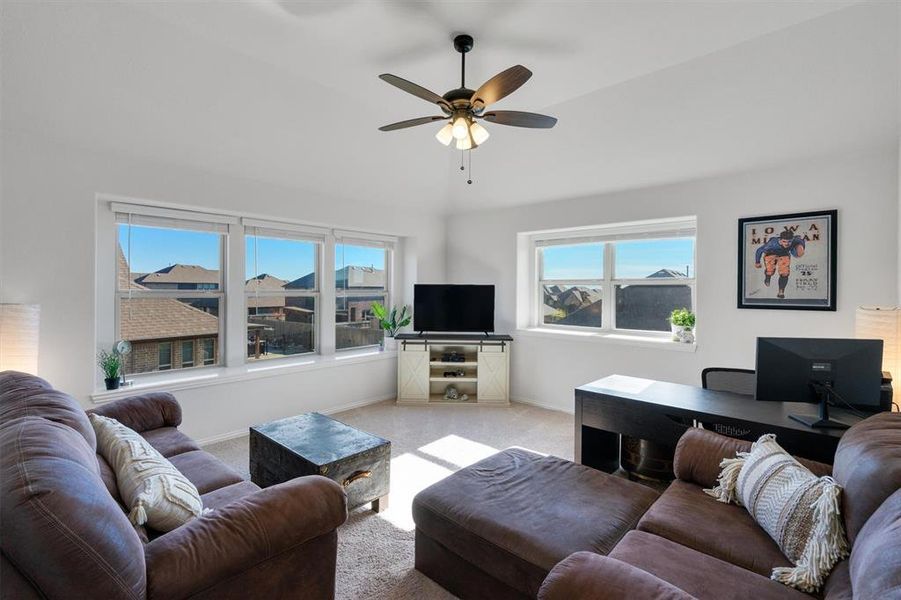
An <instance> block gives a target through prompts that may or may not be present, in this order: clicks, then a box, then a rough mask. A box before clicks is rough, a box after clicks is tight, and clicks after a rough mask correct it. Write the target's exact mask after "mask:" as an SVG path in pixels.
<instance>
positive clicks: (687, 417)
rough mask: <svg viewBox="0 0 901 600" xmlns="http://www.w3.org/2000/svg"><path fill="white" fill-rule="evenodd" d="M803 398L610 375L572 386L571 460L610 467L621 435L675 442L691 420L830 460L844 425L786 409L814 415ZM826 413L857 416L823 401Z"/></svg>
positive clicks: (852, 418) (848, 417)
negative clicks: (766, 437)
mask: <svg viewBox="0 0 901 600" xmlns="http://www.w3.org/2000/svg"><path fill="white" fill-rule="evenodd" d="M818 409H819V407H818V405H816V404H809V403H807V402H758V401H756V400H754V399H753V398H749V397H748V396H742V395H739V394H731V393H728V392H718V391H714V390H705V389H703V388H699V387H695V386H691V385H681V384H678V383H667V382H665V381H655V380H653V379H640V378H637V377H626V376H623V375H611V376H609V377H605V378H603V379H598V380H597V381H594V382H592V383H589V384H587V385H583V386H581V387H578V388H576V414H575V428H576V431H575V433H576V436H575V437H576V448H575V459H576V462H577V463H581V464H584V465H587V466H589V467H594V468H595V469H599V470H601V471H607V472H609V473H612V472H614V471H616V470H617V469H619V467H620V457H619V448H620V435H629V436H633V437H636V438H641V439H646V440H650V441H652V442H656V443H658V444H662V445H665V446H669V447H672V448H675V447H676V442H677V441H678V440H679V438H680V437H681V436H682V434H683V433H685V430H686V429H687V428H688V427H690V426H691V424H692V422H693V421H694V420H698V421H702V422H703V421H707V422H716V423H723V424H726V425H735V426H737V427H741V428H742V429H748V430H750V434H749V435H748V438H749V439H757V438H758V437H760V436H761V435H763V434H765V433H775V434H776V440H777V441H778V442H779V445H780V446H782V447H783V448H785V449H786V450H787V451H789V452H791V453H792V454H795V455H797V456H803V457H804V458H810V459H813V460H816V461H820V462H824V463H829V464H831V463H832V459H833V456H834V455H835V449H836V446H838V441H839V439H840V438H841V436H842V434H843V433H844V430H841V429H812V428H810V427H807V426H805V425H802V424H801V423H798V422H796V421H793V420H792V419H789V418H788V415H789V414H792V413H796V414H810V415H815V414H817V411H818ZM829 412H830V415H831V416H833V417H834V418H836V419H839V420H841V421H844V422H845V423H848V424H849V425H853V424H854V423H857V422H858V421H860V420H861V419H860V417H857V416H855V415H854V414H852V413H850V412H848V411H846V410H842V409H839V408H831V407H830V410H829Z"/></svg>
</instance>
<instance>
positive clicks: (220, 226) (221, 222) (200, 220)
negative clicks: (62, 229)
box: [110, 202, 231, 378]
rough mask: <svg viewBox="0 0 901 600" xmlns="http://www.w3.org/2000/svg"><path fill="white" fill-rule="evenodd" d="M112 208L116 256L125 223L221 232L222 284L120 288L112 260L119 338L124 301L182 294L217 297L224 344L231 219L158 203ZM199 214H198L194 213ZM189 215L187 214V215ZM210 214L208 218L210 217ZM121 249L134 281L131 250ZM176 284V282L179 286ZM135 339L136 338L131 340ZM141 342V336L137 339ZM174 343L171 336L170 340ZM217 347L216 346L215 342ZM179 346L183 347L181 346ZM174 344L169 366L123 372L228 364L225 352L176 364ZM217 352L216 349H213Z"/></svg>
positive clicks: (147, 373)
mask: <svg viewBox="0 0 901 600" xmlns="http://www.w3.org/2000/svg"><path fill="white" fill-rule="evenodd" d="M110 208H111V210H112V212H113V236H112V238H113V255H112V256H114V257H115V256H116V253H117V252H118V249H119V234H118V228H119V226H120V225H126V226H129V227H130V226H135V227H151V228H156V229H176V230H182V231H195V232H200V233H214V234H216V235H218V236H219V288H218V289H215V290H210V289H204V288H199V289H195V290H182V289H156V290H154V289H136V288H131V287H129V288H128V289H125V290H122V289H119V272H118V268H119V266H118V262H117V260H115V259H114V260H113V261H112V265H113V269H114V276H113V289H114V290H115V302H114V307H115V308H114V313H115V316H114V319H115V322H114V325H113V332H114V337H115V339H116V340H121V339H123V338H122V333H121V323H122V301H123V300H130V299H134V298H171V299H174V300H179V299H182V298H196V299H209V298H215V299H217V300H218V315H217V317H216V322H217V326H218V331H217V334H216V335H217V336H218V340H219V348H220V349H221V348H224V347H225V346H224V341H225V331H226V326H225V325H226V324H225V321H226V315H227V305H226V299H227V296H228V289H227V288H228V276H227V273H228V246H229V228H228V226H227V225H228V223H230V222H231V220H228V219H225V218H219V217H217V215H199V214H196V213H195V214H192V213H190V212H188V211H180V210H172V209H162V208H155V207H150V206H148V207H137V210H134V208H133V207H132V205H121V204H119V203H117V202H113V203H111V207H110ZM195 215H196V216H195ZM185 217H187V218H185ZM207 217H208V218H209V220H207ZM122 252H123V253H124V254H125V255H126V256H125V259H126V263H127V264H128V269H129V272H128V277H129V282H131V281H132V280H131V263H130V262H128V261H129V260H130V258H131V257H130V256H129V251H128V250H127V249H125V248H123V249H122ZM176 288H177V286H176ZM129 341H133V340H129ZM138 341H139V342H140V340H138ZM161 343H166V342H158V344H161ZM169 343H170V344H171V340H170V342H169ZM214 348H215V346H214ZM179 350H180V348H179ZM174 352H175V348H174V345H173V346H172V348H171V349H170V359H169V361H170V362H169V365H168V367H167V368H165V369H162V368H160V365H158V366H157V369H156V370H155V371H144V372H141V373H130V372H128V371H127V370H126V371H125V373H124V375H126V376H127V377H129V378H144V377H147V376H152V375H153V374H154V373H159V372H161V371H180V370H182V369H183V368H184V369H191V370H195V369H203V368H217V367H222V366H225V362H224V357H223V355H222V353H221V352H220V353H219V360H218V361H214V362H213V363H211V364H205V361H204V364H202V365H197V361H196V360H195V361H194V362H193V363H192V365H191V366H190V367H179V368H178V369H174V368H173V364H174V354H173V353H174ZM214 355H215V349H214Z"/></svg>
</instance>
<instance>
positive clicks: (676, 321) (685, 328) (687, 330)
mask: <svg viewBox="0 0 901 600" xmlns="http://www.w3.org/2000/svg"><path fill="white" fill-rule="evenodd" d="M696 320H697V318H696V317H695V314H694V313H693V312H691V311H690V310H688V309H687V308H677V309H676V310H674V311H673V312H672V313H670V316H669V322H670V324H671V325H672V331H673V341H674V342H681V343H683V344H693V343H694V341H695V332H694V327H695V321H696Z"/></svg>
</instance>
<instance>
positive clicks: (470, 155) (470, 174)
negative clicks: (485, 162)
mask: <svg viewBox="0 0 901 600" xmlns="http://www.w3.org/2000/svg"><path fill="white" fill-rule="evenodd" d="M467 152H468V153H469V179H467V180H466V183H468V184H469V185H472V149H469V150H467Z"/></svg>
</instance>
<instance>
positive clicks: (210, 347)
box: [203, 338, 216, 366]
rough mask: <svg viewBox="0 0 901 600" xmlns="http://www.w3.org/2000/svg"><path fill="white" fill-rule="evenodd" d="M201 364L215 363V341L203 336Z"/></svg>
mask: <svg viewBox="0 0 901 600" xmlns="http://www.w3.org/2000/svg"><path fill="white" fill-rule="evenodd" d="M203 364H204V366H208V365H214V364H216V341H215V340H214V339H213V338H203Z"/></svg>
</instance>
